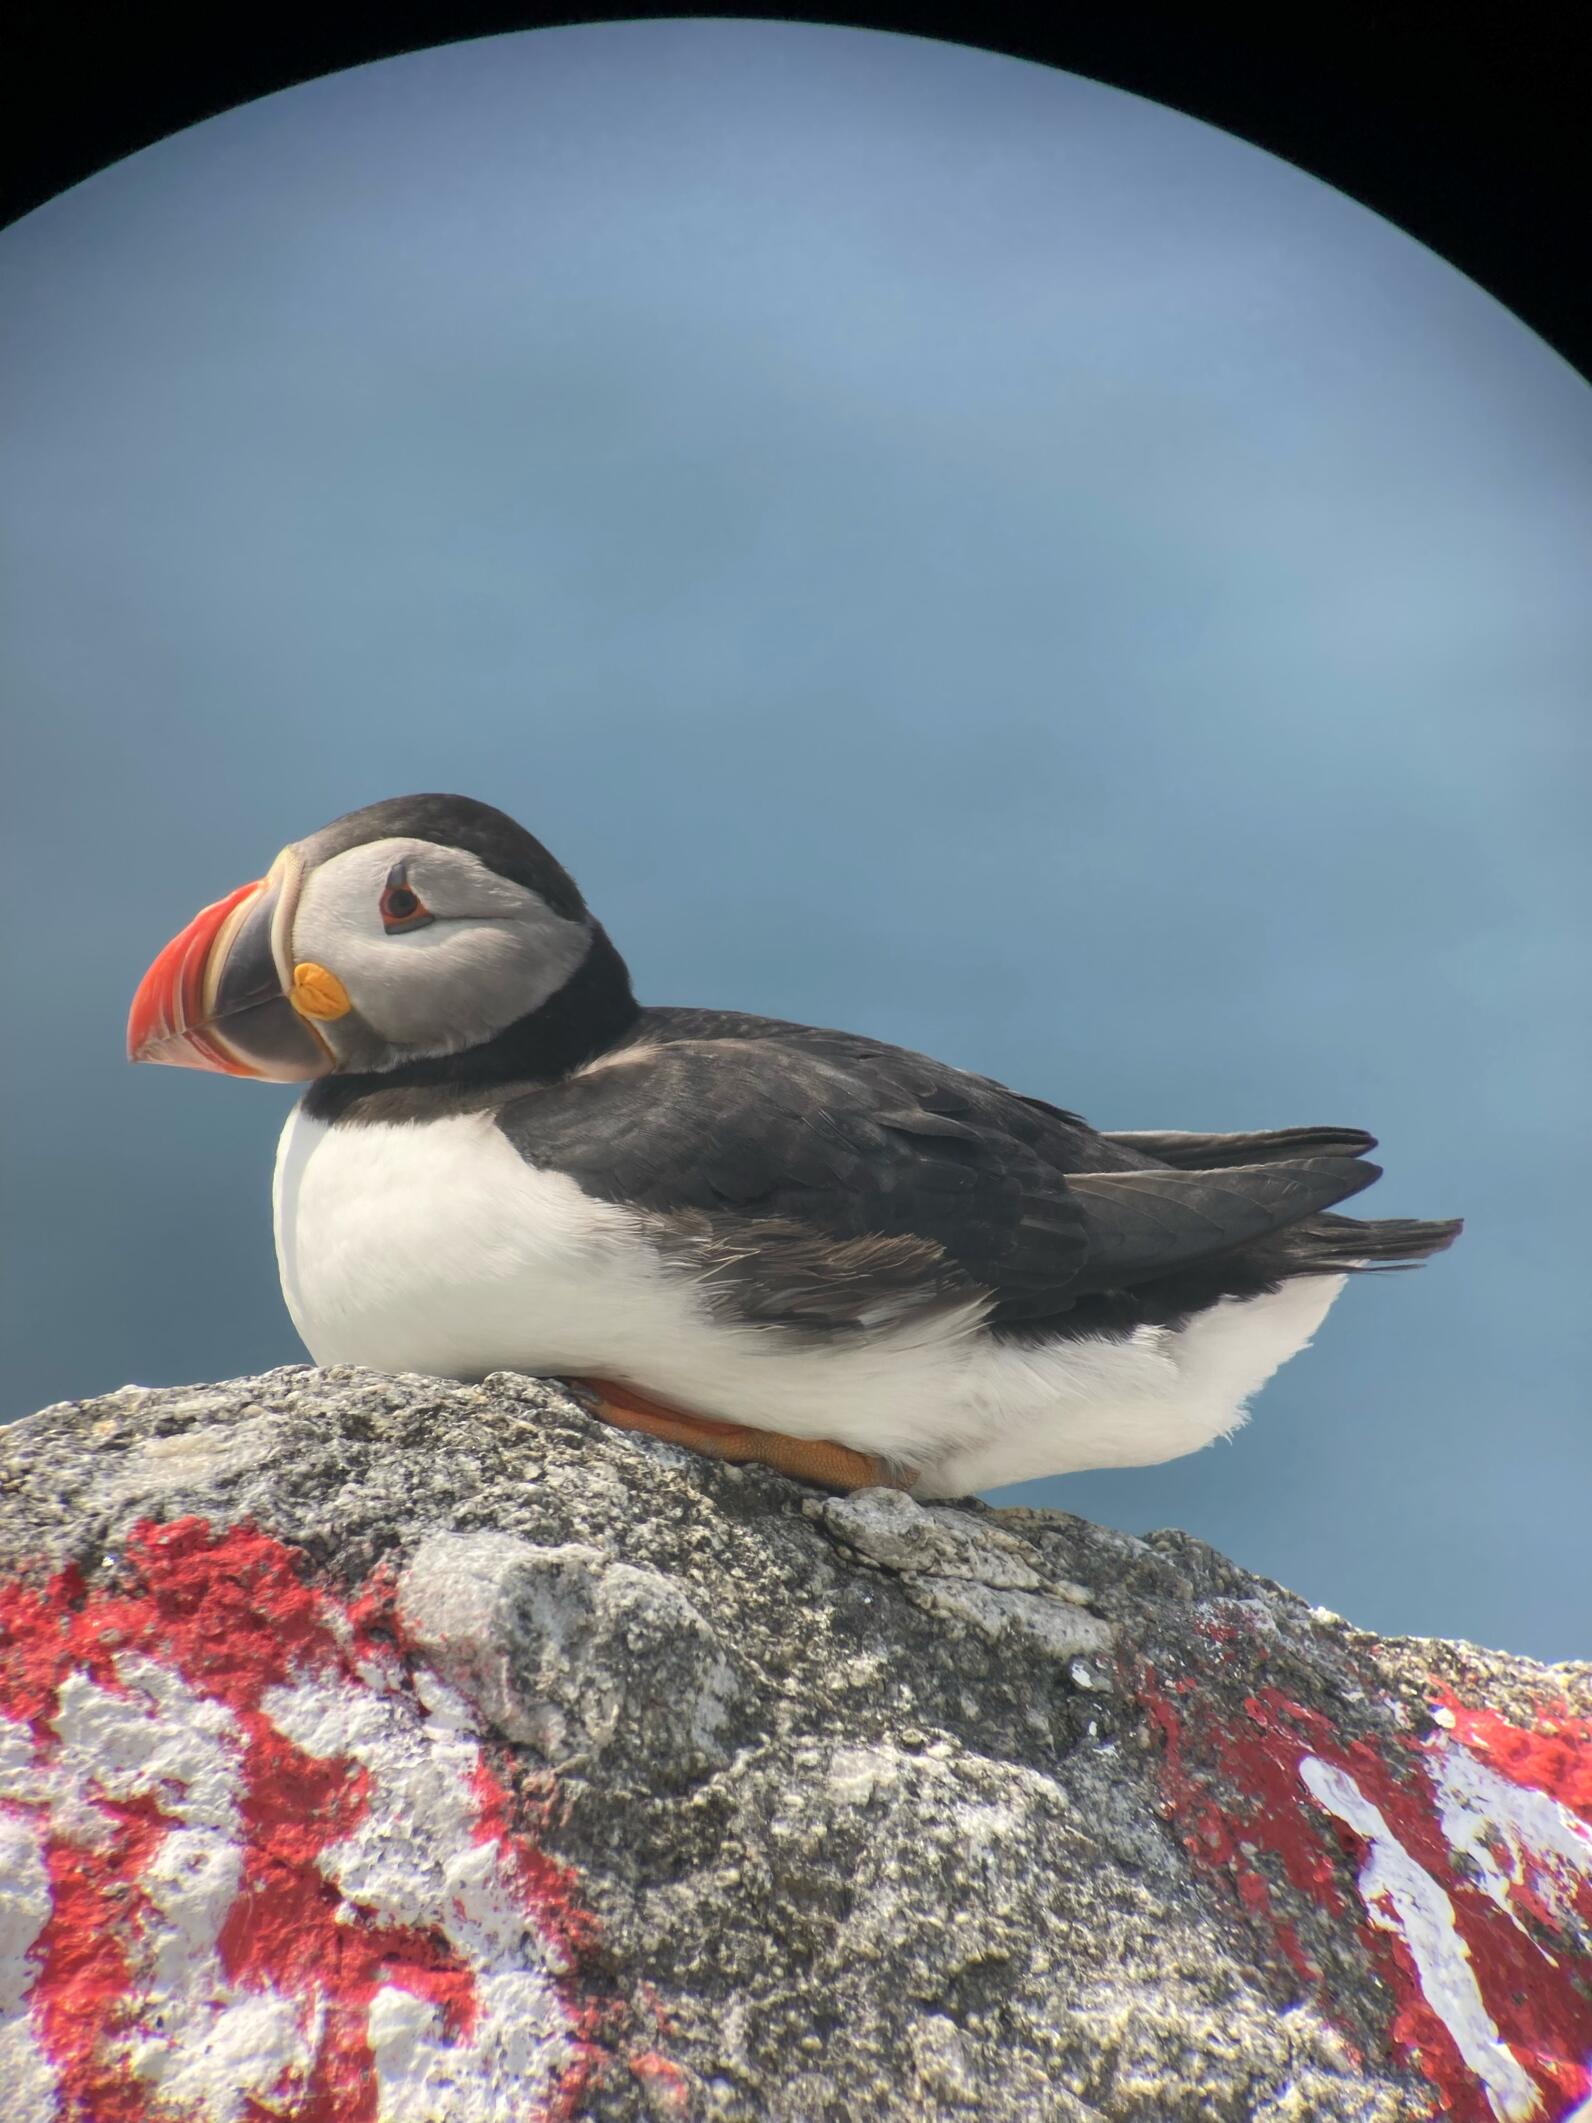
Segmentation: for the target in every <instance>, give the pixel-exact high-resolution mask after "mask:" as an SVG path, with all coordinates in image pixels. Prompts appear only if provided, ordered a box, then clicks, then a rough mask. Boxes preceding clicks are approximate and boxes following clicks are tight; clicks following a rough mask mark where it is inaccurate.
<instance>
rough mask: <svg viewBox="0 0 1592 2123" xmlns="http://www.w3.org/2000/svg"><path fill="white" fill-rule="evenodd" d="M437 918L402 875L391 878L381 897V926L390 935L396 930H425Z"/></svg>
mask: <svg viewBox="0 0 1592 2123" xmlns="http://www.w3.org/2000/svg"><path fill="white" fill-rule="evenodd" d="M435 920H436V916H435V915H434V914H433V913H432V912H431V909H430V908H429V907H428V906H427V905H426V903H425V901H424V900H423V899H422V898H421V897H420V894H419V893H418V892H416V891H415V890H414V889H413V887H412V886H410V885H406V884H405V883H404V881H403V878H402V876H401V875H399V876H393V877H389V878H388V880H387V887H386V890H385V891H384V892H383V893H382V895H381V925H382V927H383V928H384V929H385V930H386V931H387V932H388V934H389V935H391V933H392V932H393V930H394V929H423V928H424V927H425V925H426V923H427V922H428V921H435Z"/></svg>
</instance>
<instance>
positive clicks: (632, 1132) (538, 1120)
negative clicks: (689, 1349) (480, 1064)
mask: <svg viewBox="0 0 1592 2123" xmlns="http://www.w3.org/2000/svg"><path fill="white" fill-rule="evenodd" d="M498 1125H499V1126H500V1127H501V1128H502V1129H503V1131H504V1133H505V1134H506V1135H507V1136H508V1138H509V1140H510V1141H511V1142H512V1143H513V1144H514V1146H515V1148H516V1149H517V1150H518V1151H519V1152H520V1154H521V1155H522V1156H523V1157H525V1158H526V1159H527V1160H528V1161H529V1162H530V1163H532V1164H536V1165H543V1166H547V1167H549V1168H552V1169H554V1170H557V1171H561V1172H566V1173H568V1174H569V1175H570V1176H571V1177H572V1178H573V1179H574V1180H575V1181H576V1182H577V1183H578V1184H579V1185H580V1186H581V1187H582V1188H583V1189H584V1190H585V1191H586V1192H587V1193H589V1194H592V1195H595V1196H597V1197H598V1198H599V1199H601V1200H605V1201H612V1202H617V1203H622V1204H624V1205H626V1206H629V1207H633V1208H636V1209H638V1210H641V1211H643V1212H646V1213H649V1214H651V1215H652V1216H654V1217H655V1218H662V1219H666V1220H668V1226H669V1228H670V1229H671V1230H673V1231H675V1232H677V1233H678V1234H680V1236H681V1237H682V1239H684V1238H686V1237H688V1236H690V1235H691V1234H693V1233H694V1234H695V1238H696V1241H697V1243H698V1244H699V1245H700V1246H704V1247H706V1248H707V1249H708V1256H707V1257H708V1261H709V1267H710V1269H711V1271H712V1272H713V1273H715V1274H720V1275H722V1277H723V1278H725V1279H726V1280H727V1281H729V1282H730V1283H732V1284H735V1285H736V1286H737V1287H738V1288H739V1290H740V1291H742V1292H743V1293H746V1295H745V1296H744V1297H743V1299H742V1309H743V1310H746V1309H747V1308H748V1304H749V1303H750V1298H751V1294H753V1293H756V1292H758V1291H760V1290H761V1291H762V1292H764V1293H765V1294H766V1293H769V1292H772V1291H774V1290H776V1289H778V1288H784V1289H785V1290H786V1291H787V1292H788V1293H789V1294H790V1296H791V1300H792V1302H791V1303H790V1304H788V1305H784V1306H783V1307H782V1306H780V1305H778V1304H776V1305H775V1309H774V1310H772V1311H771V1310H769V1309H768V1308H767V1307H765V1308H764V1309H763V1310H762V1312H761V1314H760V1315H758V1316H762V1317H765V1318H767V1317H774V1316H781V1317H791V1316H793V1315H794V1314H796V1313H799V1314H800V1315H801V1316H802V1317H804V1318H806V1319H808V1320H810V1321H812V1322H814V1323H816V1322H817V1321H819V1320H820V1319H822V1318H823V1317H825V1312H824V1307H825V1302H826V1301H825V1295H824V1293H825V1288H826V1285H829V1284H832V1285H833V1288H834V1290H835V1292H836V1293H837V1294H838V1293H839V1292H840V1290H841V1287H842V1286H844V1295H843V1296H838V1297H837V1301H838V1305H839V1311H840V1313H841V1315H843V1316H844V1317H845V1318H849V1319H851V1320H853V1321H856V1320H859V1319H860V1318H861V1317H862V1316H863V1315H864V1314H865V1313H867V1312H868V1310H869V1308H870V1306H872V1307H873V1309H875V1310H876V1311H877V1310H878V1308H879V1307H883V1308H884V1313H888V1312H890V1311H892V1310H893V1311H895V1312H897V1313H899V1312H900V1311H901V1310H902V1309H903V1308H904V1307H906V1306H907V1305H908V1302H909V1299H910V1295H911V1293H912V1292H913V1291H917V1292H919V1293H920V1294H921V1295H922V1297H923V1299H924V1300H925V1301H932V1302H946V1301H951V1300H954V1299H956V1298H958V1297H960V1298H962V1299H963V1300H967V1299H973V1298H976V1297H978V1296H979V1295H980V1294H981V1293H983V1294H987V1302H988V1306H989V1311H990V1316H991V1317H992V1318H993V1319H995V1320H1000V1321H1011V1322H1015V1321H1033V1320H1038V1319H1043V1318H1046V1317H1048V1316H1051V1315H1054V1314H1057V1313H1061V1312H1065V1311H1066V1310H1067V1308H1068V1307H1069V1306H1070V1305H1071V1304H1072V1303H1073V1301H1074V1299H1075V1298H1076V1297H1078V1296H1079V1295H1082V1294H1085V1293H1087V1292H1090V1291H1097V1290H1104V1289H1116V1288H1120V1287H1122V1286H1124V1285H1130V1284H1133V1283H1136V1282H1141V1281H1145V1280H1147V1279H1150V1278H1154V1277H1156V1276H1160V1275H1165V1274H1168V1273H1171V1272H1174V1271H1176V1270H1178V1269H1180V1268H1182V1267H1184V1266H1186V1265H1188V1264H1189V1263H1191V1262H1196V1261H1201V1260H1205V1259H1208V1258H1210V1257H1211V1256H1213V1255H1217V1254H1221V1253H1224V1252H1226V1251H1228V1250H1229V1249H1231V1248H1233V1247H1236V1246H1242V1245H1244V1244H1245V1243H1246V1242H1248V1241H1250V1240H1252V1239H1255V1238H1257V1237H1262V1236H1264V1235H1265V1234H1267V1233H1269V1232H1273V1231H1277V1230H1280V1229H1283V1228H1284V1227H1286V1226H1287V1225H1289V1224H1291V1223H1294V1222H1296V1221H1297V1220H1298V1219H1299V1218H1301V1217H1304V1216H1308V1215H1309V1214H1311V1213H1312V1212H1313V1211H1315V1210H1318V1209H1321V1208H1324V1207H1326V1206H1327V1205H1328V1204H1329V1203H1331V1202H1335V1201H1340V1200H1342V1199H1343V1198H1344V1197H1345V1196H1347V1195H1350V1194H1353V1193H1356V1192H1357V1191H1358V1190H1359V1189H1360V1188H1361V1187H1363V1186H1366V1185H1369V1183H1370V1182H1371V1181H1372V1180H1373V1179H1375V1178H1376V1176H1377V1168H1376V1167H1375V1166H1373V1165H1367V1164H1363V1163H1361V1162H1359V1161H1357V1160H1356V1159H1354V1158H1352V1157H1346V1156H1339V1157H1321V1158H1311V1159H1305V1160H1301V1161H1299V1162H1297V1163H1295V1164H1292V1165H1261V1166H1255V1167H1239V1168H1234V1169H1230V1170H1226V1171H1223V1172H1219V1173H1209V1172H1193V1173H1188V1172H1176V1171H1171V1170H1168V1169H1166V1168H1164V1167H1162V1168H1154V1167H1150V1168H1148V1169H1146V1168H1145V1164H1144V1161H1143V1159H1142V1158H1139V1157H1133V1158H1132V1161H1131V1164H1129V1153H1124V1152H1120V1151H1119V1152H1115V1153H1113V1152H1111V1151H1110V1150H1109V1149H1107V1148H1106V1146H1104V1145H1103V1144H1102V1142H1101V1138H1100V1137H1099V1136H1097V1135H1095V1134H1094V1131H1093V1130H1091V1129H1089V1128H1087V1126H1086V1125H1085V1124H1084V1123H1083V1122H1081V1121H1080V1120H1079V1119H1078V1117H1077V1116H1076V1115H1073V1114H1067V1113H1064V1112H1062V1111H1061V1110H1060V1109H1057V1108H1054V1107H1049V1106H1046V1105H1044V1104H1043V1103H1042V1102H1040V1101H1037V1100H1028V1099H1024V1098H1021V1097H1019V1096H1018V1095H1017V1094H1016V1093H1014V1092H1011V1091H1008V1090H1006V1089H1004V1087H1002V1086H1001V1085H999V1084H995V1083H993V1082H991V1081H990V1080H989V1079H987V1078H983V1077H974V1076H968V1075H964V1074H963V1073H962V1072H960V1071H957V1070H953V1069H950V1068H947V1067H946V1066H945V1065H943V1064H935V1063H931V1062H929V1061H928V1060H927V1059H926V1058H925V1057H921V1056H915V1055H911V1054H907V1053H904V1052H903V1051H902V1050H900V1049H893V1048H877V1047H868V1046H865V1045H864V1044H863V1043H862V1042H860V1041H858V1042H855V1043H853V1044H852V1045H851V1047H850V1049H849V1051H845V1050H843V1049H842V1048H841V1046H840V1043H839V1037H838V1036H836V1037H835V1040H834V1042H833V1043H832V1044H830V1045H828V1046H827V1047H825V1048H823V1049H822V1050H820V1049H819V1048H818V1047H817V1046H816V1045H815V1044H814V1043H813V1042H801V1043H798V1042H796V1041H793V1040H790V1039H788V1038H785V1037H783V1036H781V1032H780V1031H779V1030H776V1029H774V1028H770V1032H769V1035H768V1036H765V1037H748V1036H745V1035H744V1034H743V1035H739V1036H734V1037H731V1038H728V1039H716V1038H711V1037H709V1038H690V1037H687V1038H684V1039H682V1038H679V1037H677V1036H676V1037H666V1038H665V1039H664V1041H663V1042H662V1043H660V1044H658V1045H653V1046H649V1045H648V1044H646V1043H645V1039H644V1037H643V1038H642V1039H640V1040H638V1041H637V1043H635V1044H633V1045H632V1046H629V1047H627V1048H623V1049H620V1050H618V1051H616V1052H614V1053H612V1054H610V1055H608V1056H606V1057H604V1058H603V1059H602V1060H601V1061H599V1062H598V1063H596V1064H595V1065H593V1066H592V1067H590V1068H589V1069H587V1070H585V1071H582V1072H580V1073H578V1074H576V1075H575V1076H573V1077H568V1078H565V1079H564V1080H563V1081H561V1082H559V1083H557V1084H553V1085H549V1086H547V1087H546V1088H545V1089H541V1090H537V1091H533V1092H529V1093H527V1094H526V1095H525V1096H523V1097H521V1098H518V1099H515V1100H513V1101H512V1102H511V1103H510V1104H509V1105H507V1106H506V1107H505V1108H503V1110H502V1111H501V1113H500V1115H499V1117H498ZM1107 1164H1117V1165H1127V1166H1128V1169H1125V1170H1116V1171H1112V1170H1109V1169H1108V1170H1101V1169H1099V1167H1100V1166H1101V1165H1107ZM870 1248H871V1249H872V1250H871V1251H870ZM754 1309H755V1308H754ZM880 1316H884V1315H883V1314H881V1315H880Z"/></svg>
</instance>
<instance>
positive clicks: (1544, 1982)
mask: <svg viewBox="0 0 1592 2123" xmlns="http://www.w3.org/2000/svg"><path fill="white" fill-rule="evenodd" d="M1215 1640H1216V1641H1218V1642H1221V1641H1224V1640H1225V1638H1218V1639H1215ZM1239 1655H1240V1656H1241V1655H1242V1654H1239ZM1139 1695H1140V1700H1141V1702H1142V1703H1143V1705H1144V1707H1145V1710H1146V1712H1147V1714H1148V1716H1149V1718H1150V1720H1151V1723H1152V1725H1153V1727H1154V1728H1155V1730H1156V1731H1157V1732H1158V1733H1159V1734H1160V1737H1161V1740H1162V1756H1161V1784H1162V1791H1163V1796H1164V1799H1165V1802H1166V1806H1167V1810H1168V1812H1169V1814H1170V1816H1171V1817H1172V1819H1173V1820H1174V1821H1175V1823H1176V1824H1177V1827H1178V1829H1179V1830H1180V1832H1181V1835H1182V1839H1183V1842H1184V1844H1185V1846H1186V1848H1187V1849H1188V1851H1189V1852H1190V1855H1191V1856H1192V1858H1193V1859H1194V1860H1195V1862H1196V1863H1197V1864H1199V1865H1200V1866H1201V1867H1202V1868H1203V1869H1204V1870H1206V1871H1208V1872H1214V1873H1219V1874H1222V1875H1224V1876H1225V1877H1226V1878H1227V1879H1228V1880H1229V1881H1230V1882H1231V1884H1232V1887H1233V1889H1234V1892H1235V1893H1236V1896H1237V1899H1238V1902H1239V1904H1240V1906H1241V1907H1242V1908H1243V1909H1244V1910H1245V1911H1246V1912H1248V1914H1249V1915H1250V1916H1251V1917H1255V1918H1259V1919H1261V1920H1262V1921H1263V1922H1264V1923H1265V1924H1266V1925H1267V1926H1268V1927H1269V1929H1270V1931H1271V1933H1272V1935H1273V1937H1274V1938H1275V1940H1276V1942H1277V1945H1278V1947H1279V1949H1280V1951H1281V1952H1282V1954H1283V1955H1284V1956H1285V1957H1286V1959H1287V1961H1288V1962H1289V1964H1290V1965H1291V1967H1292V1968H1293V1969H1294V1971H1295V1972H1296V1974H1297V1975H1298V1976H1299V1977H1300V1978H1301V1979H1302V1980H1303V1981H1304V1982H1305V1983H1306V1985H1307V1986H1308V1987H1309V1988H1310V1989H1312V1990H1314V1991H1315V1993H1316V1995H1317V1997H1318V2000H1319V2002H1320V2004H1321V2006H1322V2008H1323V2009H1324V2010H1325V2011H1326V2012H1327V2013H1328V2014H1329V2015H1331V2014H1332V2012H1333V2007H1334V2001H1333V1998H1332V1996H1331V1994H1330V1991H1329V1990H1328V1988H1327V1986H1326V1984H1325V1982H1324V1980H1323V1978H1322V1976H1321V1973H1320V1971H1319V1970H1317V1969H1316V1968H1315V1966H1314V1965H1313V1963H1312V1960H1311V1957H1310V1955H1309V1953H1308V1952H1307V1951H1306V1950H1305V1948H1304V1946H1303V1945H1302V1944H1301V1938H1300V1931H1301V1929H1302V1928H1304V1927H1303V1926H1302V1924H1301V1921H1300V1920H1301V1919H1302V1918H1303V1917H1304V1916H1305V1913H1306V1906H1308V1907H1309V1908H1311V1909H1313V1910H1314V1911H1316V1912H1320V1914H1321V1916H1324V1917H1326V1918H1327V1919H1328V1920H1330V1921H1331V1922H1332V1924H1333V1925H1334V1926H1338V1925H1341V1926H1343V1927H1344V1928H1345V1929H1347V1930H1352V1932H1353V1933H1354V1934H1355V1935H1357V1937H1358V1940H1359V1943H1360V1946H1361V1948H1362V1950H1363V1951H1364V1953H1365V1954H1366V1955H1367V1956H1368V1958H1369V1960H1370V1962H1371V1964H1372V1966H1373V1968H1374V1969H1375V1970H1376V1972H1377V1973H1378V1974H1379V1975H1380V1976H1381V1978H1382V1980H1383V1982H1384V1983H1385V1984H1386V1986H1387V1990H1388V1992H1389V1994H1390V1996H1391V1999H1392V2011H1391V2013H1390V2015H1389V2017H1388V2020H1387V2025H1386V2030H1385V2032H1386V2038H1387V2040H1388V2043H1389V2046H1390V2048H1391V2050H1392V2051H1393V2052H1394V2053H1395V2054H1397V2055H1399V2056H1401V2057H1403V2058H1404V2059H1405V2060H1406V2061H1408V2062H1410V2063H1412V2064H1414V2065H1416V2066H1417V2067H1418V2068H1419V2069H1420V2070H1421V2072H1422V2073H1423V2074H1424V2075H1425V2076H1426V2078H1427V2079H1428V2080H1429V2081H1430V2082H1431V2084H1432V2085H1433V2087H1434V2088H1435V2089H1436V2091H1437V2098H1438V2102H1439V2107H1440V2111H1441V2112H1442V2113H1443V2114H1445V2115H1447V2116H1450V2117H1452V2118H1453V2119H1454V2123H1495V2119H1497V2118H1505V2119H1507V2123H1558V2119H1560V2118H1561V2117H1566V2116H1568V2115H1569V2114H1570V2113H1571V2110H1572V2109H1573V2108H1575V2107H1576V2106H1577V2104H1578V2103H1579V2102H1581V2101H1583V2100H1585V2099H1587V2098H1588V2096H1592V2070H1589V2065H1592V1954H1589V1941H1592V1923H1589V1919H1592V1903H1589V1902H1588V1900H1587V1899H1586V1897H1587V1894H1588V1890H1589V1888H1592V1832H1589V1831H1588V1830H1587V1829H1586V1827H1585V1819H1586V1798H1587V1793H1588V1790H1589V1782H1588V1780H1589V1778H1592V1732H1589V1730H1588V1725H1587V1721H1585V1720H1578V1719H1575V1718H1573V1717H1571V1716H1570V1715H1569V1714H1568V1713H1567V1712H1564V1711H1562V1710H1558V1709H1553V1708H1549V1709H1545V1710H1544V1712H1543V1713H1542V1716H1541V1718H1540V1719H1539V1720H1538V1721H1537V1722H1535V1723H1534V1724H1533V1725H1532V1726H1530V1727H1525V1726H1517V1725H1513V1724H1511V1723H1510V1722H1509V1721H1508V1720H1506V1719H1504V1718H1503V1717H1501V1716H1500V1715H1499V1714H1498V1713H1496V1712H1493V1711H1489V1710H1483V1709H1477V1708H1475V1707H1472V1706H1467V1705H1465V1704H1463V1703H1461V1702H1460V1701H1459V1700H1458V1698H1457V1697H1455V1696H1454V1695H1453V1694H1452V1693H1450V1692H1448V1691H1446V1690H1434V1694H1433V1706H1434V1711H1435V1713H1436V1716H1435V1722H1434V1724H1433V1726H1432V1729H1431V1730H1430V1731H1429V1732H1424V1733H1421V1734H1415V1733H1401V1732H1398V1731H1396V1730H1389V1731H1388V1732H1387V1733H1386V1734H1385V1735H1379V1736H1378V1737H1377V1738H1376V1739H1375V1740H1374V1741H1373V1740H1372V1739H1369V1738H1366V1737H1363V1736H1362V1737H1353V1738H1347V1737H1344V1736H1342V1735H1340V1733H1339V1731H1338V1729H1337V1727H1336V1726H1335V1724H1334V1722H1333V1721H1332V1720H1330V1719H1328V1718H1327V1717H1325V1716H1323V1715H1322V1713H1321V1712H1319V1711H1317V1710H1313V1709H1310V1708H1308V1707H1306V1706H1305V1705H1303V1704H1300V1703H1297V1702H1294V1701H1291V1700H1290V1699H1289V1698H1288V1697H1287V1696H1286V1695H1285V1694H1283V1693H1282V1692H1281V1691H1280V1690H1279V1689H1276V1688H1271V1687H1264V1688H1260V1689H1258V1690H1255V1691H1254V1692H1252V1693H1250V1694H1249V1695H1247V1696H1246V1697H1245V1698H1244V1699H1243V1701H1242V1707H1241V1709H1240V1710H1239V1711H1238V1712H1236V1714H1235V1713H1234V1712H1233V1711H1231V1710H1225V1711H1224V1710H1223V1709H1221V1708H1220V1707H1219V1706H1218V1698H1217V1695H1216V1692H1215V1691H1207V1690H1204V1689H1202V1688H1201V1687H1199V1685H1198V1684H1196V1686H1195V1687H1194V1688H1189V1687H1187V1686H1185V1685H1183V1684H1181V1683H1180V1682H1178V1681H1175V1680H1174V1681H1172V1682H1171V1683H1170V1684H1168V1683H1167V1682H1166V1681H1164V1680H1163V1679H1162V1678H1161V1677H1160V1676H1158V1675H1157V1674H1156V1673H1155V1672H1154V1671H1153V1670H1150V1669H1146V1670H1145V1671H1144V1672H1143V1673H1142V1674H1141V1675H1140V1678H1139ZM1502 1780H1507V1781H1502ZM1526 1795H1529V1796H1526ZM1517 1799H1518V1801H1519V1803H1516V1800H1517ZM1583 1838H1584V1841H1583ZM1290 1904H1291V1905H1292V1909H1291V1911H1290V1907H1289V1905H1290ZM1313 1923H1314V1924H1316V1925H1319V1918H1315V1919H1313ZM1306 1936H1307V1937H1308V1936H1309V1932H1308V1930H1306Z"/></svg>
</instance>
